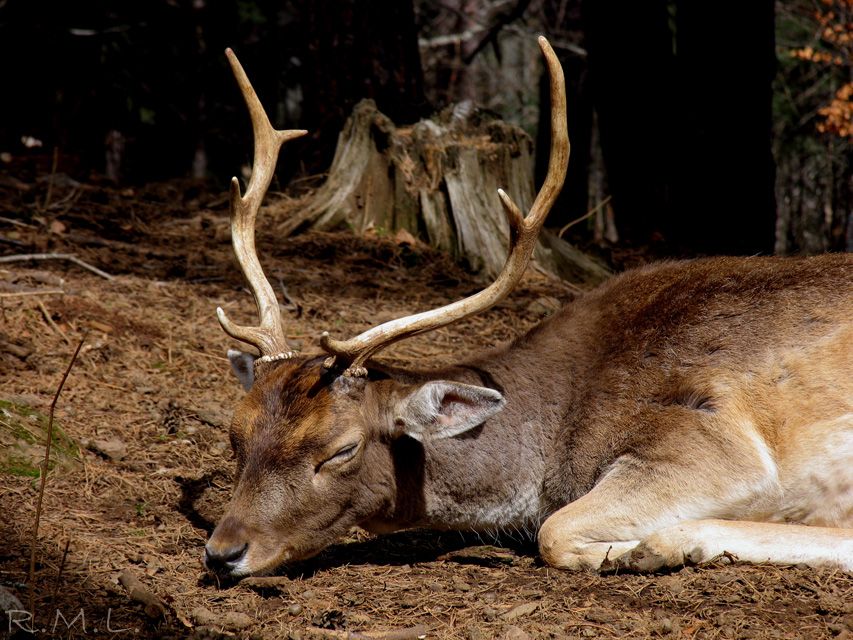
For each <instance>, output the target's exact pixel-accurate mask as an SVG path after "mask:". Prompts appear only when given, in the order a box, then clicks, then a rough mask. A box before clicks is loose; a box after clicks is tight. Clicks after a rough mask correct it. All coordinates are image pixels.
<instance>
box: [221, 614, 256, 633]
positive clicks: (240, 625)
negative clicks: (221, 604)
mask: <svg viewBox="0 0 853 640" xmlns="http://www.w3.org/2000/svg"><path fill="white" fill-rule="evenodd" d="M217 617H218V622H219V624H220V625H222V626H223V627H227V628H229V629H245V628H246V627H248V626H250V625H251V624H252V619H251V618H250V617H249V616H247V615H246V614H245V613H240V612H239V611H226V612H225V613H223V614H222V615H221V616H217Z"/></svg>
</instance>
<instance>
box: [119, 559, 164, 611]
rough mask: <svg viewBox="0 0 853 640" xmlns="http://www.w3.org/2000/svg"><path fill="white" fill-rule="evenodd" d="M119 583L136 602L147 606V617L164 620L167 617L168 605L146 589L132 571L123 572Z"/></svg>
mask: <svg viewBox="0 0 853 640" xmlns="http://www.w3.org/2000/svg"><path fill="white" fill-rule="evenodd" d="M118 581H119V582H121V584H122V585H123V586H124V588H125V589H127V595H129V596H130V599H131V600H133V601H134V602H139V603H142V604H144V605H145V615H147V616H148V617H149V618H163V617H165V616H166V605H164V604H163V602H162V601H161V600H160V598H158V597H157V596H156V595H154V594H153V593H151V592H150V591H149V590H148V589H146V588H145V585H143V584H142V583H141V582H140V581H139V578H137V577H136V576H135V575H134V573H133V572H132V571H131V570H130V569H125V570H124V571H122V572H121V575H120V576H119V578H118Z"/></svg>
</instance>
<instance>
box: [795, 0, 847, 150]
mask: <svg viewBox="0 0 853 640" xmlns="http://www.w3.org/2000/svg"><path fill="white" fill-rule="evenodd" d="M821 2H822V4H824V5H826V6H827V7H829V9H828V10H827V11H825V12H824V11H816V12H815V19H816V20H817V22H818V24H819V26H820V39H821V45H822V50H820V51H817V50H815V49H814V48H813V47H810V46H807V47H803V48H802V49H794V50H793V51H791V52H790V55H791V57H792V58H796V59H798V60H807V61H809V62H813V63H816V64H825V65H833V66H835V67H843V68H847V69H848V71H850V70H853V0H821ZM851 98H853V82H848V83H845V84H844V85H843V86H842V87H841V88H840V89H839V90H838V91H836V92H835V97H834V98H833V99H832V101H831V102H830V103H829V104H828V105H827V106H825V107H823V108H822V109H820V111H819V112H818V113H820V115H821V116H822V117H823V118H824V119H823V121H822V122H820V123H818V125H817V128H818V131H821V132H823V133H833V134H835V135H838V136H841V137H842V138H847V139H848V140H850V142H853V99H851Z"/></svg>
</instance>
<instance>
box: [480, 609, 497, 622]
mask: <svg viewBox="0 0 853 640" xmlns="http://www.w3.org/2000/svg"><path fill="white" fill-rule="evenodd" d="M483 617H484V618H485V619H486V620H488V621H489V622H492V621H493V620H494V619H495V618H497V617H498V612H497V611H495V610H494V609H493V608H492V607H486V608H485V609H483Z"/></svg>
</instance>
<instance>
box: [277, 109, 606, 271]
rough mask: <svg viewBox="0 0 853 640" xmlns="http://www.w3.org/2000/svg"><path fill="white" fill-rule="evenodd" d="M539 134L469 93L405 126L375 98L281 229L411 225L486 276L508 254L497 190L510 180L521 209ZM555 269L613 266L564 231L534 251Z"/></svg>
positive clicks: (526, 203) (530, 193)
mask: <svg viewBox="0 0 853 640" xmlns="http://www.w3.org/2000/svg"><path fill="white" fill-rule="evenodd" d="M532 152H533V149H532V143H531V140H530V138H529V137H528V136H527V134H526V133H524V131H522V130H521V129H520V128H518V127H514V126H511V125H507V124H505V123H504V122H502V121H500V120H498V119H495V118H493V117H491V116H489V115H487V114H485V113H483V112H481V111H479V110H477V109H476V108H474V107H473V105H472V104H471V103H469V102H463V103H460V104H458V105H455V106H452V107H448V108H447V109H445V110H444V111H442V112H441V113H440V114H438V115H437V116H436V117H435V118H434V119H430V120H422V121H420V122H418V123H417V124H416V125H414V126H412V127H405V128H397V127H395V126H394V124H393V123H392V122H391V120H390V119H389V118H388V117H386V116H385V115H383V114H382V113H381V112H379V110H378V109H377V108H376V105H375V103H374V102H373V101H371V100H365V101H363V102H361V103H360V104H359V105H357V106H356V108H355V110H354V111H353V114H352V116H351V117H350V119H349V120H348V121H347V123H346V125H345V127H344V130H343V131H342V132H341V135H340V137H339V139H338V146H337V151H336V152H335V158H334V160H333V161H332V167H331V169H330V170H329V177H328V179H327V181H326V183H325V184H324V185H323V186H322V187H321V188H320V189H319V190H318V191H317V192H316V193H315V194H314V195H313V197H312V198H311V200H310V202H309V203H308V206H307V207H306V208H305V209H303V210H302V211H301V212H299V213H298V214H297V215H296V216H294V217H292V218H290V219H288V220H287V221H286V222H285V223H284V225H283V226H282V228H281V232H282V233H283V234H285V235H289V234H291V233H293V232H295V231H297V230H299V229H301V228H304V227H307V226H310V227H312V228H314V229H320V230H324V229H331V228H334V227H337V226H340V225H342V224H348V225H350V226H351V227H353V228H354V229H356V230H357V231H363V230H364V229H366V228H368V227H371V226H372V227H374V228H381V229H387V230H396V229H401V228H402V229H407V230H408V231H409V232H411V233H412V234H413V235H415V236H419V237H421V238H423V239H424V240H426V241H427V242H428V243H429V244H431V245H432V246H434V247H437V248H439V249H442V250H445V251H448V252H450V253H452V254H453V255H454V256H456V258H457V259H459V260H461V261H465V262H467V263H468V265H469V266H470V267H471V268H472V269H474V270H477V271H482V272H483V273H484V274H485V275H487V276H491V277H493V276H495V275H497V274H498V273H499V272H500V270H501V268H502V267H503V264H504V261H505V259H506V251H507V249H506V247H507V242H508V238H509V225H508V223H507V221H506V216H505V214H504V211H503V207H502V206H501V203H500V200H499V198H498V195H497V190H498V189H499V188H502V189H504V191H506V192H507V193H508V194H509V195H510V196H511V197H512V198H513V199H514V201H515V202H516V203H517V204H518V206H519V207H520V208H521V210H522V211H526V210H529V208H530V206H531V204H532V202H533V198H534V196H535V194H534V188H533V172H532V166H533V163H532ZM534 256H535V258H536V260H537V261H538V262H539V264H540V265H541V266H542V267H543V268H545V269H546V270H548V271H550V272H552V273H554V274H557V275H561V276H564V277H567V278H568V279H571V280H574V281H576V282H577V281H580V282H589V283H597V282H600V281H601V280H603V279H604V278H606V277H607V276H608V275H609V272H608V271H607V269H606V268H605V267H604V266H603V265H601V264H599V263H598V262H596V261H595V260H593V259H592V258H590V257H589V256H586V255H584V254H582V253H580V252H579V251H577V250H576V249H574V247H572V246H571V245H569V244H568V243H566V242H563V241H562V240H559V239H557V238H556V237H552V238H549V239H548V240H547V242H544V243H543V242H540V245H539V247H538V248H537V250H536V253H535V254H534Z"/></svg>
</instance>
